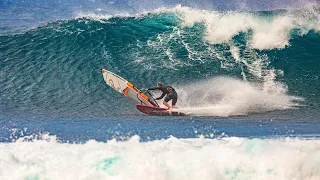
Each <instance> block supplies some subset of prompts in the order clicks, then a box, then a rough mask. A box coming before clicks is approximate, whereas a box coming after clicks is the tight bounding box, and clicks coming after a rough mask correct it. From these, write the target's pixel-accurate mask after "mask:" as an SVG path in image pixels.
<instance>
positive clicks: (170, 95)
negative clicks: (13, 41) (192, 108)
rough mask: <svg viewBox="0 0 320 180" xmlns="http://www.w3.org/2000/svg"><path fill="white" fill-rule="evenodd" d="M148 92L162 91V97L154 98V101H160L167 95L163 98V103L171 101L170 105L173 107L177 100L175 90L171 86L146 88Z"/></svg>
mask: <svg viewBox="0 0 320 180" xmlns="http://www.w3.org/2000/svg"><path fill="white" fill-rule="evenodd" d="M168 88H171V89H172V91H169V90H168ZM148 90H160V91H162V95H161V96H160V97H158V98H156V100H159V99H162V98H163V97H164V96H165V95H167V96H166V97H165V98H164V101H165V102H168V101H170V100H171V99H172V105H173V106H175V105H176V103H177V100H178V94H177V92H176V90H174V89H173V87H171V86H159V87H154V88H148Z"/></svg>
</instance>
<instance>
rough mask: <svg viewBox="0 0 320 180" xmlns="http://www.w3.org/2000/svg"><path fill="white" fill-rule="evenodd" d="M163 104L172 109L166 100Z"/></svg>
mask: <svg viewBox="0 0 320 180" xmlns="http://www.w3.org/2000/svg"><path fill="white" fill-rule="evenodd" d="M163 104H164V105H165V106H167V107H168V109H171V107H170V105H169V104H168V103H167V102H166V101H163Z"/></svg>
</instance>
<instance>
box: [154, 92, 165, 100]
mask: <svg viewBox="0 0 320 180" xmlns="http://www.w3.org/2000/svg"><path fill="white" fill-rule="evenodd" d="M165 95H166V93H162V95H161V96H160V97H158V98H156V100H159V99H162V98H163V97H164V96H165Z"/></svg>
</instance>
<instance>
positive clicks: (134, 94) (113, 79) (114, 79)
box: [101, 69, 154, 106]
mask: <svg viewBox="0 0 320 180" xmlns="http://www.w3.org/2000/svg"><path fill="white" fill-rule="evenodd" d="M101 70H102V75H103V79H104V82H105V83H106V84H107V85H109V86H110V87H112V88H113V89H115V90H116V91H118V92H119V93H121V94H123V95H125V96H127V97H128V98H130V99H132V100H134V101H136V102H138V103H141V104H144V105H147V106H154V105H153V104H152V103H151V102H149V98H148V96H146V95H145V94H144V93H142V92H141V91H139V90H138V89H137V88H136V87H135V86H134V85H133V84H131V83H130V82H128V81H127V80H125V79H124V78H122V77H120V76H118V75H117V74H114V73H113V72H110V71H108V70H105V69H101Z"/></svg>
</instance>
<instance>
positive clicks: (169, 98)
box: [163, 95, 172, 109]
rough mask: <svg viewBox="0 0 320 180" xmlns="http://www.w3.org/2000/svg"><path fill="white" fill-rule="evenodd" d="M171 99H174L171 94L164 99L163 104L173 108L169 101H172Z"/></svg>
mask: <svg viewBox="0 0 320 180" xmlns="http://www.w3.org/2000/svg"><path fill="white" fill-rule="evenodd" d="M171 99H172V98H171V96H169V95H167V96H166V97H165V98H164V101H163V104H164V105H165V106H167V107H168V108H169V109H171V106H170V105H169V104H168V101H170V100H171Z"/></svg>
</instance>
